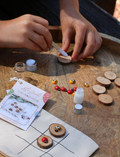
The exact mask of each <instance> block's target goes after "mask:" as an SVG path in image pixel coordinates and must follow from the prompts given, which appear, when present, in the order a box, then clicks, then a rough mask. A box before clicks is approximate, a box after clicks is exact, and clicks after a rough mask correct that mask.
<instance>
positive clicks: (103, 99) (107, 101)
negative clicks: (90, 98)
mask: <svg viewBox="0 0 120 157" xmlns="http://www.w3.org/2000/svg"><path fill="white" fill-rule="evenodd" d="M98 100H99V101H100V102H101V103H103V104H106V105H109V104H111V103H112V102H113V98H112V97H111V96H110V95H108V94H100V95H99V96H98Z"/></svg>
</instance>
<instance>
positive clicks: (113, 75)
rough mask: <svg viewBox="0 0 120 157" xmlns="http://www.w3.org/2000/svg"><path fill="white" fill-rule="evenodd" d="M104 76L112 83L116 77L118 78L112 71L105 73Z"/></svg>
mask: <svg viewBox="0 0 120 157" xmlns="http://www.w3.org/2000/svg"><path fill="white" fill-rule="evenodd" d="M104 76H105V77H106V78H107V79H109V80H111V81H113V80H115V79H116V77H117V76H116V74H115V73H114V72H112V71H106V72H105V73H104Z"/></svg>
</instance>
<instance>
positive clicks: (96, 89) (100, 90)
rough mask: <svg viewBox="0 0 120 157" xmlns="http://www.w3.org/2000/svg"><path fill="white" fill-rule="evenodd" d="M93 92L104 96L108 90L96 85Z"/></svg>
mask: <svg viewBox="0 0 120 157" xmlns="http://www.w3.org/2000/svg"><path fill="white" fill-rule="evenodd" d="M93 91H94V92H95V93H96V94H103V93H105V92H106V88H105V87H103V86H101V85H98V84H97V85H94V86H93Z"/></svg>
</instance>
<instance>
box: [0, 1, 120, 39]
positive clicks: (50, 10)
mask: <svg viewBox="0 0 120 157" xmlns="http://www.w3.org/2000/svg"><path fill="white" fill-rule="evenodd" d="M93 1H95V0H93ZM97 1H98V0H97ZM79 3H80V13H81V14H82V15H83V16H84V17H85V18H86V19H87V20H88V21H90V22H91V23H92V24H93V25H94V27H95V28H96V29H97V30H98V31H99V32H102V33H105V34H108V35H111V36H114V37H117V38H119V39H120V22H119V21H117V20H116V19H115V18H113V17H112V16H111V15H110V14H108V13H107V12H105V11H104V10H102V9H101V8H100V7H98V6H97V5H95V4H94V2H92V1H91V0H79ZM23 14H33V15H38V16H41V17H43V18H45V19H47V20H48V21H49V24H50V25H53V26H54V25H55V26H58V25H60V20H59V3H58V0H0V19H1V20H8V19H13V18H16V17H19V16H21V15H23Z"/></svg>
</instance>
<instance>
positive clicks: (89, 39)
mask: <svg viewBox="0 0 120 157" xmlns="http://www.w3.org/2000/svg"><path fill="white" fill-rule="evenodd" d="M95 45H96V40H95V37H94V33H93V32H91V31H90V32H88V33H87V35H86V46H85V48H84V50H83V52H82V53H80V55H79V56H78V60H80V59H83V58H86V57H87V56H89V55H90V54H91V53H92V51H93V49H94V47H95Z"/></svg>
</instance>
